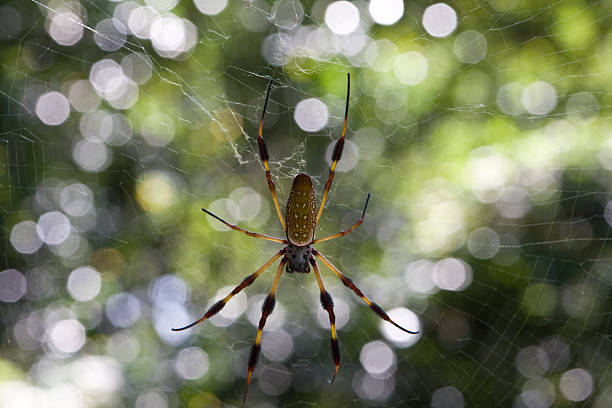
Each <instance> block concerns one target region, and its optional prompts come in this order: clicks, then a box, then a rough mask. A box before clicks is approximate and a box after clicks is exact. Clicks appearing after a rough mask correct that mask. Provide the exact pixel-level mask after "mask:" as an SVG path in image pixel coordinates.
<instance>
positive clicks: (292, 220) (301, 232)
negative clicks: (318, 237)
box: [285, 173, 317, 246]
mask: <svg viewBox="0 0 612 408" xmlns="http://www.w3.org/2000/svg"><path fill="white" fill-rule="evenodd" d="M316 217H317V206H316V205H315V197H314V188H313V186H312V180H311V179H310V177H309V176H308V175H307V174H304V173H301V174H298V175H297V176H295V178H294V179H293V186H291V193H290V194H289V201H287V210H286V216H285V221H286V223H287V239H288V240H289V242H291V243H292V244H293V245H295V246H305V245H308V244H310V242H311V241H312V238H313V235H314V229H315V223H316Z"/></svg>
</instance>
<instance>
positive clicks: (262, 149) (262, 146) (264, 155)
mask: <svg viewBox="0 0 612 408" xmlns="http://www.w3.org/2000/svg"><path fill="white" fill-rule="evenodd" d="M270 89H272V80H270V84H269V85H268V92H267V93H266V101H265V102H264V107H263V111H262V112H261V119H260V120H259V130H258V131H257V144H258V145H259V157H260V158H261V161H262V162H263V164H264V168H265V169H266V180H267V181H268V187H269V188H270V193H272V199H273V200H274V206H275V207H276V214H278V219H279V220H280V222H281V225H282V226H283V230H285V231H287V226H286V225H285V220H284V218H283V214H282V213H281V209H280V206H279V205H278V198H277V197H276V188H275V186H274V182H273V181H272V175H271V174H270V164H269V163H268V160H270V156H269V155H268V148H267V147H266V143H265V142H264V139H263V136H262V133H263V121H264V116H265V115H266V106H268V98H269V97H270Z"/></svg>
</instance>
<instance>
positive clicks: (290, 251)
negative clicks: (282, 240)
mask: <svg viewBox="0 0 612 408" xmlns="http://www.w3.org/2000/svg"><path fill="white" fill-rule="evenodd" d="M311 256H312V247H311V246H310V245H305V246H296V245H293V244H289V245H287V251H286V252H285V259H287V272H288V273H293V272H302V273H308V272H310V257H311Z"/></svg>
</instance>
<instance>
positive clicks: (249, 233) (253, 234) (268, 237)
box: [202, 208, 287, 244]
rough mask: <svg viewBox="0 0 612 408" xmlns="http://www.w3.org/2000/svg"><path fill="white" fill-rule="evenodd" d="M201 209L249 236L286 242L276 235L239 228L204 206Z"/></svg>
mask: <svg viewBox="0 0 612 408" xmlns="http://www.w3.org/2000/svg"><path fill="white" fill-rule="evenodd" d="M202 211H204V212H205V213H206V214H208V215H210V216H211V217H214V218H216V219H217V220H219V221H221V222H222V223H224V224H225V225H226V226H228V227H230V228H231V229H233V230H234V231H240V232H243V233H245V234H247V235H248V236H249V237H253V238H261V239H265V240H268V241H274V242H278V243H281V244H286V243H287V240H285V239H280V238H276V237H270V236H268V235H263V234H259V233H257V232H251V231H247V230H245V229H244V228H240V227H239V226H237V225H233V224H230V223H229V222H227V221H225V220H224V219H222V218H221V217H218V216H216V215H215V214H213V213H211V212H210V211H208V210H207V209H205V208H202Z"/></svg>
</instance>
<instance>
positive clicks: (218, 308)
mask: <svg viewBox="0 0 612 408" xmlns="http://www.w3.org/2000/svg"><path fill="white" fill-rule="evenodd" d="M284 253H285V249H284V248H283V249H281V250H280V251H278V252H277V253H276V254H275V255H274V256H273V257H272V258H270V259H269V260H268V262H266V263H265V264H264V265H263V266H262V267H261V268H259V269H258V270H257V271H256V272H255V273H252V274H250V275H249V276H247V277H246V278H244V280H243V281H242V283H240V285H238V286H236V287H235V288H234V290H232V291H231V292H230V294H229V295H227V296H226V297H224V298H223V299H221V300H220V301H218V302H216V303H215V304H214V305H212V306H211V307H209V308H208V310H207V311H206V313H204V316H202V317H200V318H199V319H198V320H196V321H195V322H193V323H191V324H188V325H187V326H185V327H180V328H178V329H172V331H181V330H185V329H188V328H190V327H193V326H195V325H196V324H198V323H200V322H203V321H204V320H206V319H208V318H210V317H212V316H214V315H216V314H217V313H219V312H220V311H221V309H223V307H224V306H225V304H226V303H227V302H229V300H230V299H231V298H233V297H234V296H235V295H237V294H238V293H240V291H241V290H242V289H244V288H246V287H247V286H249V285H250V284H251V283H253V282H255V279H257V277H258V276H259V275H261V273H262V272H263V271H265V270H266V269H267V268H268V267H269V266H270V265H272V264H273V263H274V261H276V260H277V259H278V258H279V257H280V256H281V255H283V254H284Z"/></svg>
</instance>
